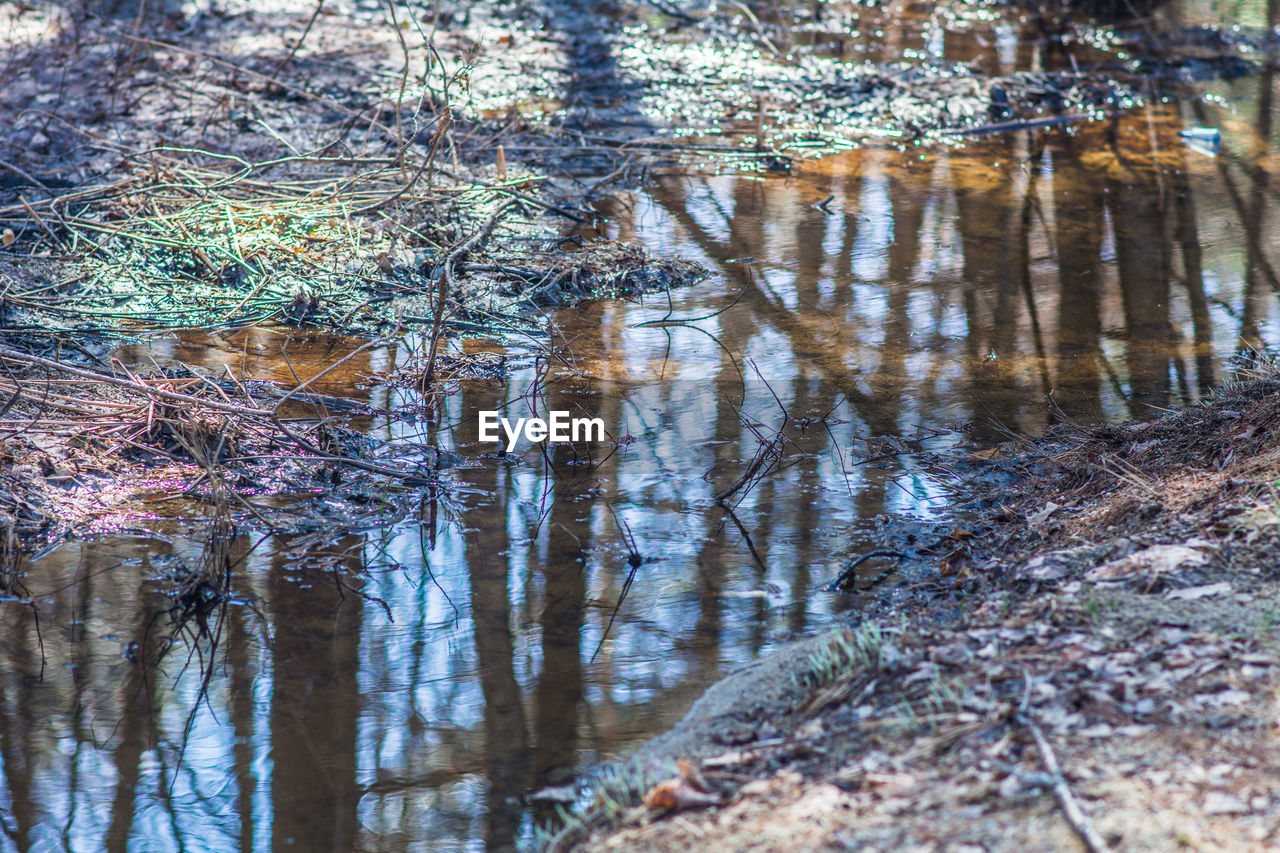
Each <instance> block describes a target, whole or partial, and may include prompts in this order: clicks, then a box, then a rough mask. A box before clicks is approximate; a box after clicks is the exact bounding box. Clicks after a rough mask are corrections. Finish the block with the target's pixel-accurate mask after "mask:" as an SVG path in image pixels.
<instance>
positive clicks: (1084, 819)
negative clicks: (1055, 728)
mask: <svg viewBox="0 0 1280 853" xmlns="http://www.w3.org/2000/svg"><path fill="white" fill-rule="evenodd" d="M1013 720H1014V721H1015V722H1017V723H1018V724H1019V725H1021V726H1022V727H1023V728H1025V729H1026V730H1027V731H1029V732H1031V737H1033V738H1034V739H1035V742H1036V749H1038V750H1039V751H1040V760H1041V761H1042V762H1043V763H1044V769H1045V772H1047V773H1048V774H1049V775H1050V776H1052V777H1053V795H1054V797H1055V798H1057V800H1058V806H1059V807H1060V808H1061V809H1062V814H1063V816H1064V817H1065V818H1066V819H1067V823H1068V824H1070V825H1071V828H1072V829H1073V830H1075V833H1076V835H1078V836H1080V840H1081V841H1083V842H1084V846H1085V847H1086V848H1088V850H1089V853H1111V847H1110V846H1109V845H1108V844H1107V842H1106V840H1105V839H1104V838H1103V837H1102V836H1101V835H1100V834H1099V833H1098V830H1097V829H1096V828H1094V825H1093V822H1092V821H1091V820H1089V816H1088V815H1086V814H1085V813H1084V811H1083V810H1082V809H1081V808H1080V804H1079V803H1078V802H1077V801H1076V798H1075V795H1074V794H1072V793H1071V787H1070V786H1069V785H1067V780H1066V777H1065V776H1063V775H1062V766H1061V765H1059V764H1058V757H1057V756H1056V755H1054V754H1053V747H1052V746H1051V745H1050V744H1049V739H1048V738H1047V737H1045V736H1044V732H1043V731H1041V729H1040V727H1039V726H1038V725H1036V722H1035V720H1033V719H1032V718H1031V716H1030V715H1029V714H1026V713H1023V712H1019V713H1017V714H1014V715H1013Z"/></svg>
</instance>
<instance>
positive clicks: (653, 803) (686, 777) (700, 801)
mask: <svg viewBox="0 0 1280 853" xmlns="http://www.w3.org/2000/svg"><path fill="white" fill-rule="evenodd" d="M677 767H678V768H679V770H680V775H679V776H676V777H674V778H672V779H666V780H664V781H662V782H659V783H658V784H656V785H654V786H653V787H652V788H650V789H649V790H648V791H647V792H646V793H645V795H644V804H645V805H646V806H648V807H649V808H650V809H652V810H653V811H666V812H679V811H684V810H685V809H701V808H706V807H707V806H716V805H719V804H720V795H719V794H713V793H711V792H710V791H708V790H707V788H708V787H709V786H708V785H707V782H706V780H705V779H703V778H702V774H701V773H700V772H699V771H698V768H696V767H694V766H693V764H692V763H690V762H689V761H686V760H685V759H683V758H681V759H680V760H679V762H677Z"/></svg>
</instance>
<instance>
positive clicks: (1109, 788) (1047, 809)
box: [549, 369, 1280, 851]
mask: <svg viewBox="0 0 1280 853" xmlns="http://www.w3.org/2000/svg"><path fill="white" fill-rule="evenodd" d="M1264 373H1265V374H1266V375H1265V376H1264V377H1263V378H1258V379H1254V380H1250V381H1244V382H1240V383H1237V384H1233V385H1231V386H1229V387H1227V388H1224V389H1222V390H1221V391H1220V392H1219V393H1217V394H1216V395H1215V396H1214V398H1213V399H1212V401H1210V402H1207V403H1206V404H1205V405H1201V406H1195V407H1191V408H1188V409H1184V410H1182V411H1179V412H1175V413H1172V414H1169V415H1167V416H1165V417H1162V418H1160V419H1157V420H1154V421H1150V422H1145V423H1136V424H1127V425H1122V426H1116V427H1110V428H1105V429H1084V428H1081V427H1078V426H1070V425H1068V426H1062V427H1059V428H1056V429H1055V430H1052V431H1051V434H1050V435H1049V436H1046V437H1045V438H1043V439H1041V440H1038V441H1034V442H1027V441H1020V442H1016V443H1011V444H1009V445H1005V446H1003V447H1002V448H1001V449H1000V450H999V451H998V454H997V456H998V458H994V459H989V460H985V461H975V462H973V463H970V465H969V466H968V467H969V468H970V474H969V475H967V477H966V482H967V483H968V486H967V488H968V490H969V494H970V502H969V503H968V511H969V512H968V515H967V517H964V519H963V520H962V521H958V523H957V525H956V527H955V528H954V529H953V530H952V531H951V532H950V535H949V537H947V538H946V541H945V543H944V544H942V545H941V547H936V548H933V549H930V550H924V549H913V548H912V547H911V543H909V542H907V541H901V542H899V543H898V547H899V548H900V549H902V551H903V553H904V554H906V555H907V558H908V559H907V562H908V563H911V562H916V563H919V564H922V565H924V566H927V567H928V570H927V573H926V575H925V576H923V577H921V578H919V579H918V580H916V581H914V582H909V583H908V584H907V586H908V587H909V594H907V595H904V596H901V597H897V598H896V599H895V600H894V603H893V605H892V607H891V608H890V607H887V606H885V605H884V603H883V602H879V603H877V601H876V600H875V599H870V600H868V599H866V598H864V599H863V607H862V608H860V611H859V613H858V615H857V616H855V617H852V618H851V620H850V624H849V627H848V628H846V629H843V630H841V631H836V632H834V633H831V634H827V635H825V636H822V637H819V638H815V639H813V640H809V641H806V642H804V643H800V644H797V645H794V646H791V647H788V648H786V649H783V650H782V651H780V652H778V653H776V654H775V655H773V656H772V657H769V658H767V659H765V660H763V661H762V662H760V663H759V664H756V665H754V666H752V667H749V668H747V669H744V670H743V671H741V672H738V673H735V674H733V675H731V676H730V677H729V678H728V679H726V680H725V681H724V682H722V683H720V684H718V685H716V686H715V687H714V688H712V690H710V691H708V693H707V694H706V696H704V697H703V699H701V700H700V701H699V702H698V703H697V704H696V705H695V706H694V709H693V710H692V711H691V712H690V714H689V715H688V716H687V717H686V718H685V720H684V721H683V722H682V723H681V724H680V725H678V726H677V727H676V728H675V729H674V730H673V731H672V732H670V733H668V734H667V735H664V736H662V737H660V738H658V739H656V740H654V741H651V742H650V743H649V744H648V745H646V746H645V747H642V748H641V749H640V750H639V751H638V752H637V753H636V754H635V755H634V756H633V757H632V758H631V759H629V760H628V761H627V762H625V763H623V764H620V765H616V766H614V767H611V768H608V769H606V770H605V771H603V772H602V774H601V776H600V777H599V778H598V779H597V780H596V782H595V784H594V786H593V787H591V788H590V789H589V790H588V792H587V793H586V794H585V796H584V798H583V799H582V801H581V802H583V803H584V804H589V805H587V806H586V807H585V808H584V809H583V810H582V812H581V814H580V816H579V818H578V819H577V820H575V821H574V822H572V823H571V824H570V826H569V827H568V828H567V829H566V830H564V831H563V832H562V833H561V834H560V835H559V836H558V837H556V838H555V839H554V841H553V842H552V843H551V845H550V848H549V849H558V850H567V849H613V848H616V849H627V850H673V851H674V850H681V849H688V848H689V847H690V846H700V847H703V848H705V849H738V848H741V847H746V846H751V847H752V849H768V850H785V849H794V848H795V847H796V846H797V844H799V846H803V847H805V848H806V849H815V850H817V849H824V850H825V849H831V850H836V849H849V848H851V847H857V848H858V849H864V848H867V849H904V848H907V847H918V846H923V847H926V848H928V847H929V846H930V845H935V844H943V845H954V844H958V843H963V844H971V845H975V846H976V847H978V848H981V849H985V850H1010V851H1012V850H1018V849H1028V848H1030V849H1047V848H1050V847H1052V848H1054V849H1076V848H1078V847H1081V846H1082V845H1083V841H1082V839H1083V834H1084V833H1087V832H1088V833H1093V838H1094V840H1098V839H1101V840H1102V841H1103V842H1104V843H1105V844H1108V845H1114V846H1116V847H1117V848H1121V849H1133V850H1160V849H1171V848H1173V847H1176V846H1179V845H1189V846H1191V847H1194V848H1195V849H1200V850H1264V849H1271V848H1273V847H1274V846H1275V845H1276V843H1277V840H1278V839H1277V833H1278V832H1280V789H1277V787H1276V785H1275V782H1274V780H1275V778H1276V775H1275V774H1276V772H1277V770H1280V767H1278V766H1277V764H1276V762H1275V760H1274V759H1273V757H1272V756H1274V750H1273V749H1272V746H1271V745H1272V743H1273V740H1274V736H1275V734H1274V719H1273V717H1274V695H1273V693H1274V689H1275V683H1276V677H1277V675H1280V669H1278V667H1280V614H1278V611H1277V609H1276V605H1275V600H1276V595H1277V593H1280V574H1278V573H1277V569H1276V566H1277V565H1280V514H1277V513H1278V509H1280V507H1278V506H1277V504H1278V503H1280V500H1278V498H1277V493H1276V488H1275V483H1276V481H1277V477H1278V476H1280V455H1278V454H1280V443H1277V441H1276V432H1275V429H1276V424H1277V423H1280V381H1278V380H1277V379H1275V378H1274V375H1273V371H1272V370H1271V369H1267V370H1265V371H1264ZM992 455H993V454H990V453H983V454H982V456H984V457H988V456H992ZM993 482H998V483H999V484H1000V485H998V486H996V485H992V484H993ZM904 571H905V572H907V573H908V576H910V574H909V573H910V566H909V565H908V566H907V567H906V568H904ZM748 697H749V698H748ZM1038 739H1040V742H1039V743H1038V742H1037V740H1038ZM1054 762H1056V765H1057V767H1060V768H1061V775H1059V774H1058V771H1057V769H1055V766H1054ZM663 780H667V781H665V782H664V781H663ZM664 786H665V787H664ZM1063 790H1065V791H1066V792H1067V794H1066V795H1065V796H1066V797H1067V798H1068V799H1070V800H1071V801H1073V802H1074V804H1075V806H1076V807H1077V809H1078V810H1079V811H1080V812H1082V813H1083V815H1084V818H1083V819H1080V818H1079V817H1078V816H1074V815H1071V817H1072V819H1073V821H1074V826H1073V822H1072V821H1069V820H1068V816H1069V815H1070V813H1069V810H1068V809H1067V808H1066V807H1065V806H1064V800H1063V796H1064V795H1063V793H1062V792H1063ZM709 803H713V804H714V805H708V804H709ZM798 838H799V839H803V842H797V839H798Z"/></svg>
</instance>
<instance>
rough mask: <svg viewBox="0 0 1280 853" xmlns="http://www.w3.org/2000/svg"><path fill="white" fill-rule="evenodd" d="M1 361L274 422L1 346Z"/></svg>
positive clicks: (267, 414) (265, 414) (256, 412)
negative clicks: (58, 372) (13, 362)
mask: <svg viewBox="0 0 1280 853" xmlns="http://www.w3.org/2000/svg"><path fill="white" fill-rule="evenodd" d="M0 358H6V359H8V360H10V361H16V362H18V363H19V364H34V365H38V366H40V367H45V368H48V369H49V370H58V371H61V372H62V373H68V374H70V375H72V376H79V377H80V378H81V379H87V380H89V381H90V382H101V383H103V384H104V385H113V386H115V387H117V388H124V389H126V390H129V391H133V392H135V393H138V394H143V395H146V396H148V397H156V398H159V399H161V400H168V401H169V402H171V403H185V404H187V405H190V406H203V407H204V408H206V409H213V410H215V411H219V412H226V413H228V414H232V415H240V416H242V417H251V418H268V419H270V418H271V414H272V413H271V411H269V410H265V409H250V408H248V407H246V406H236V405H233V404H228V403H219V402H217V401H216V400H206V399H204V398H202V397H193V396H192V395H190V394H179V393H178V392H177V391H165V390H164V389H161V388H152V387H151V386H150V385H146V384H144V383H141V382H130V381H129V380H127V379H120V378H118V377H115V376H111V375H109V374H106V373H98V372H97V371H95V370H85V369H84V368H81V367H72V366H71V365H69V364H63V363H62V362H60V361H55V360H53V359H51V358H43V357H42V356H38V355H30V354H29V353H25V352H19V351H18V350H14V349H9V348H8V347H3V346H0Z"/></svg>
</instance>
